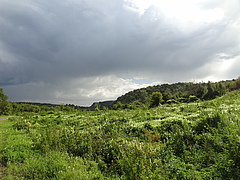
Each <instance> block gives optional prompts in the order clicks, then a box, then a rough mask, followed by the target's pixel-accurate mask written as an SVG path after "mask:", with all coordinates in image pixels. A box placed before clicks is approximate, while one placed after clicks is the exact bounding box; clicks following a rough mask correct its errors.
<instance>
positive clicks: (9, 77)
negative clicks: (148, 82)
mask: <svg viewBox="0 0 240 180" xmlns="http://www.w3.org/2000/svg"><path fill="white" fill-rule="evenodd" d="M211 2H212V3H210V4H209V3H208V2H207V1H205V4H203V5H202V7H203V8H208V9H211V8H215V7H222V6H223V4H224V3H223V1H221V2H220V3H218V2H217V1H211ZM232 2H233V1H231V2H230V3H229V4H230V5H229V4H228V6H227V7H228V8H229V7H232V6H233V4H234V7H233V8H234V9H233V10H234V11H233V12H231V10H229V9H226V16H225V18H224V19H222V20H221V21H216V22H212V23H203V24H201V25H199V27H197V28H195V29H194V30H191V31H188V30H186V29H181V27H179V26H177V25H176V24H174V22H172V21H171V19H169V18H167V17H165V16H164V15H163V14H162V13H161V12H160V11H159V10H158V9H157V8H156V7H154V6H152V7H149V8H148V9H147V10H146V11H145V13H144V14H143V15H139V14H138V13H136V12H134V11H131V10H130V9H128V8H126V5H127V6H131V4H129V3H128V4H126V3H127V2H125V1H123V0H117V1H111V2H109V1H107V0H97V1H92V0H89V1H79V0H78V1H77V0H72V1H68V0H62V1H57V0H53V1H47V0H42V1H35V0H34V1H27V0H23V1H21V2H16V3H15V2H14V3H12V2H9V1H6V0H3V1H1V2H0V5H1V6H0V26H1V28H0V85H1V86H6V85H17V84H20V86H19V88H20V89H21V91H24V90H25V89H24V88H26V89H28V87H29V90H30V89H31V88H30V87H32V86H31V85H33V84H34V83H39V82H42V83H43V84H45V85H46V84H51V85H49V86H47V88H46V87H43V86H41V88H43V89H45V91H43V92H52V91H57V90H58V89H61V88H62V87H63V86H67V87H69V86H70V84H69V83H68V82H69V81H70V80H71V79H72V78H74V79H81V78H88V77H98V76H108V75H112V74H115V75H116V76H118V77H122V76H124V75H126V74H127V75H129V77H128V78H132V77H134V76H145V77H146V78H149V79H153V80H156V81H165V82H167V81H168V82H175V81H181V80H189V79H191V77H196V78H204V77H207V76H208V75H210V74H211V73H212V72H211V71H209V72H207V71H203V70H202V71H199V68H200V67H204V66H205V65H206V64H209V62H211V61H214V60H215V56H216V55H217V54H219V53H224V54H228V55H229V57H230V56H231V57H237V56H238V55H239V50H240V47H239V46H238V44H239V41H240V39H239V35H238V34H239V29H240V27H239V24H237V23H238V22H237V18H239V11H237V10H239V8H238V7H239V3H238V2H234V3H232ZM231 5H232V6H231ZM237 5H238V6H237ZM232 17H234V19H231V18H232ZM229 18H230V20H229ZM191 26H195V24H189V25H187V27H189V28H191ZM196 72H197V74H196ZM237 73H238V72H237V70H236V69H234V72H231V74H232V75H234V74H237ZM24 84H26V85H25V86H24ZM23 86H24V88H23ZM34 86H35V85H34ZM78 86H81V88H83V89H84V87H85V88H86V89H91V87H100V85H98V86H94V85H91V87H88V85H87V83H84V82H81V84H79V85H75V87H74V88H77V87H78ZM109 88H110V86H109ZM36 89H37V88H36ZM8 90H9V92H10V89H8ZM11 91H12V92H14V90H13V89H12V90H11ZM67 91H69V92H70V91H71V90H70V88H69V90H65V91H64V92H67ZM12 94H13V93H12ZM49 94H50V95H51V96H53V94H51V93H49ZM50 95H49V96H50ZM22 96H25V95H22ZM32 96H33V95H32ZM43 96H44V93H43V94H42V95H41V96H40V95H39V98H40V97H41V98H43ZM49 98H50V97H49Z"/></svg>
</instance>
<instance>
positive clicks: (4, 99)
mask: <svg viewBox="0 0 240 180" xmlns="http://www.w3.org/2000/svg"><path fill="white" fill-rule="evenodd" d="M9 110H10V107H9V104H8V96H7V95H6V94H4V91H3V89H2V88H0V115H6V114H8V113H9Z"/></svg>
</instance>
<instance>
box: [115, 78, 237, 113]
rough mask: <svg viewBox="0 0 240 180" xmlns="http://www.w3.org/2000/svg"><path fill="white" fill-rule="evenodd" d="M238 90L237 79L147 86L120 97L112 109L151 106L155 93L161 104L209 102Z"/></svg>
mask: <svg viewBox="0 0 240 180" xmlns="http://www.w3.org/2000/svg"><path fill="white" fill-rule="evenodd" d="M236 89H240V77H239V78H238V79H236V80H235V79H233V80H231V81H230V80H228V81H221V82H216V83H213V82H208V83H183V82H181V83H174V84H162V85H157V86H149V87H146V88H141V89H136V90H133V91H130V92H128V93H126V94H125V95H123V96H120V97H119V98H118V99H117V100H116V101H115V102H114V104H113V106H112V107H113V108H114V109H118V108H129V107H133V106H140V105H150V106H151V96H152V94H153V93H155V92H160V93H161V94H162V101H161V103H162V104H170V103H177V102H194V101H197V100H210V99H214V98H216V97H219V96H222V95H224V94H225V93H227V92H230V91H233V90H236Z"/></svg>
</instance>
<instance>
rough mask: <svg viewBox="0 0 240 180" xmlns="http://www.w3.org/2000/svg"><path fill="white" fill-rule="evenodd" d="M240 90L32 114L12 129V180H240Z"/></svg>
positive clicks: (13, 122) (8, 148)
mask: <svg viewBox="0 0 240 180" xmlns="http://www.w3.org/2000/svg"><path fill="white" fill-rule="evenodd" d="M239 109H240V93H239V91H236V92H232V93H228V94H227V95H225V96H223V97H221V98H217V99H215V100H211V101H204V102H195V103H188V104H186V103H185V104H175V105H164V106H160V107H158V108H152V109H135V110H104V111H83V112H77V113H75V114H67V113H60V112H57V113H53V114H25V115H22V116H21V117H14V118H11V119H9V120H8V121H6V125H8V128H7V131H6V132H7V133H5V135H4V137H5V138H6V141H5V144H4V148H2V151H1V152H2V162H3V163H4V164H5V165H6V166H7V167H8V175H7V177H6V178H7V179H11V178H12V179H129V180H130V179H131V180H134V179H136V180H137V179H144V180H145V179H238V178H239V177H240V154H239V150H240V149H239V148H240V138H239V137H240V128H239V120H240V113H239V112H240V111H239Z"/></svg>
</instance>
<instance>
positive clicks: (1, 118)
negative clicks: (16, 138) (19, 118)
mask: <svg viewBox="0 0 240 180" xmlns="http://www.w3.org/2000/svg"><path fill="white" fill-rule="evenodd" d="M7 118H9V116H6V117H0V120H3V119H7Z"/></svg>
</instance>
